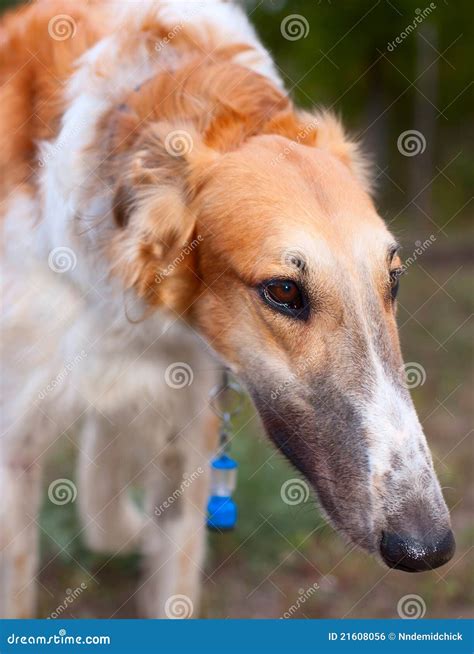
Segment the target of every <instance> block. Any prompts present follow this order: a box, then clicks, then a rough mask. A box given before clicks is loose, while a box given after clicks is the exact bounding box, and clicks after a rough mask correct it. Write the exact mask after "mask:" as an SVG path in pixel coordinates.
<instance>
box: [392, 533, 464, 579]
mask: <svg viewBox="0 0 474 654" xmlns="http://www.w3.org/2000/svg"><path fill="white" fill-rule="evenodd" d="M455 548H456V543H455V541H454V535H453V532H452V531H451V530H450V529H449V530H448V531H447V532H445V533H444V534H443V535H442V537H441V538H437V539H431V540H426V541H419V540H415V539H413V538H409V537H406V536H400V535H398V534H390V533H387V532H382V540H381V541H380V553H381V554H382V558H383V560H384V561H385V563H386V564H387V565H388V566H389V568H396V569H397V570H404V571H405V572H422V571H423V570H432V569H433V568H439V566H440V565H444V564H445V563H447V562H448V561H449V560H450V559H451V557H452V556H453V554H454V550H455Z"/></svg>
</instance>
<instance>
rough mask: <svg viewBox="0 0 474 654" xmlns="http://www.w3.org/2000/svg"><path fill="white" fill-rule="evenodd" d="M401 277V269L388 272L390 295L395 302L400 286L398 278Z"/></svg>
mask: <svg viewBox="0 0 474 654" xmlns="http://www.w3.org/2000/svg"><path fill="white" fill-rule="evenodd" d="M402 275H403V268H396V269H395V270H391V271H390V295H391V297H392V300H395V298H396V297H397V293H398V288H399V286H400V277H401V276H402Z"/></svg>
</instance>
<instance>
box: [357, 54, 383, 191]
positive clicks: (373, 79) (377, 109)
mask: <svg viewBox="0 0 474 654" xmlns="http://www.w3.org/2000/svg"><path fill="white" fill-rule="evenodd" d="M367 74H368V77H369V80H368V85H369V92H368V94H367V96H368V99H367V106H366V120H365V124H366V125H369V129H368V130H367V134H366V135H365V137H364V140H363V141H364V149H365V150H366V151H367V152H369V153H370V156H371V158H372V159H373V161H374V163H375V164H376V165H377V166H378V167H379V168H380V169H381V170H383V169H384V168H385V166H386V165H387V142H388V112H386V111H385V109H386V105H387V103H386V102H385V93H384V85H383V76H382V66H381V61H380V60H379V61H377V63H376V64H375V65H374V66H372V68H370V70H369V72H368V73H367ZM375 176H376V177H378V181H379V185H380V187H382V186H383V185H384V184H385V182H386V179H385V178H384V176H383V175H382V174H381V173H380V170H378V169H377V168H376V169H375Z"/></svg>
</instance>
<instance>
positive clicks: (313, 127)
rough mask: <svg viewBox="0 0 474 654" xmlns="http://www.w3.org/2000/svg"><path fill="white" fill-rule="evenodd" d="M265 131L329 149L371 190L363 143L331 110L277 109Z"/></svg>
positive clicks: (310, 145) (265, 126)
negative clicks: (354, 138) (353, 135)
mask: <svg viewBox="0 0 474 654" xmlns="http://www.w3.org/2000/svg"><path fill="white" fill-rule="evenodd" d="M263 131H264V133H267V134H280V135H281V136H285V137H286V138H288V139H290V140H292V141H296V143H299V144H301V145H307V146H309V147H317V148H323V149H325V150H328V151H329V152H330V153H331V154H333V155H334V156H335V157H337V158H338V159H339V160H340V161H342V163H343V164H344V165H345V166H347V167H348V168H349V170H350V171H351V172H352V173H353V174H354V176H355V177H356V178H357V180H358V181H359V183H361V184H362V186H363V188H364V189H365V190H366V191H368V192H370V191H371V190H372V181H371V171H370V164H369V162H368V160H367V158H366V157H365V155H364V154H363V153H362V151H361V148H360V145H359V144H358V143H356V142H355V141H353V140H351V139H350V138H349V137H348V136H347V134H346V133H345V131H344V128H343V127H342V124H341V122H340V120H338V118H337V117H336V116H335V115H334V114H333V113H331V112H330V111H315V112H314V113H309V112H305V111H295V110H294V109H293V108H290V109H287V110H285V111H280V112H278V113H276V114H275V115H274V116H272V118H271V119H270V120H269V121H267V123H266V124H265V125H264V130H263Z"/></svg>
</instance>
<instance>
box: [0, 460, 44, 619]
mask: <svg viewBox="0 0 474 654" xmlns="http://www.w3.org/2000/svg"><path fill="white" fill-rule="evenodd" d="M0 497H1V498H2V501H1V503H2V507H1V508H0V617H1V618H33V617H36V616H35V605H36V579H35V576H36V572H37V566H38V559H39V553H38V548H39V543H38V529H37V522H36V521H37V515H38V511H39V506H40V501H41V469H40V466H39V464H37V463H29V464H26V463H25V462H22V461H21V460H18V459H15V458H14V457H10V456H9V457H2V460H1V461H0Z"/></svg>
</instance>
